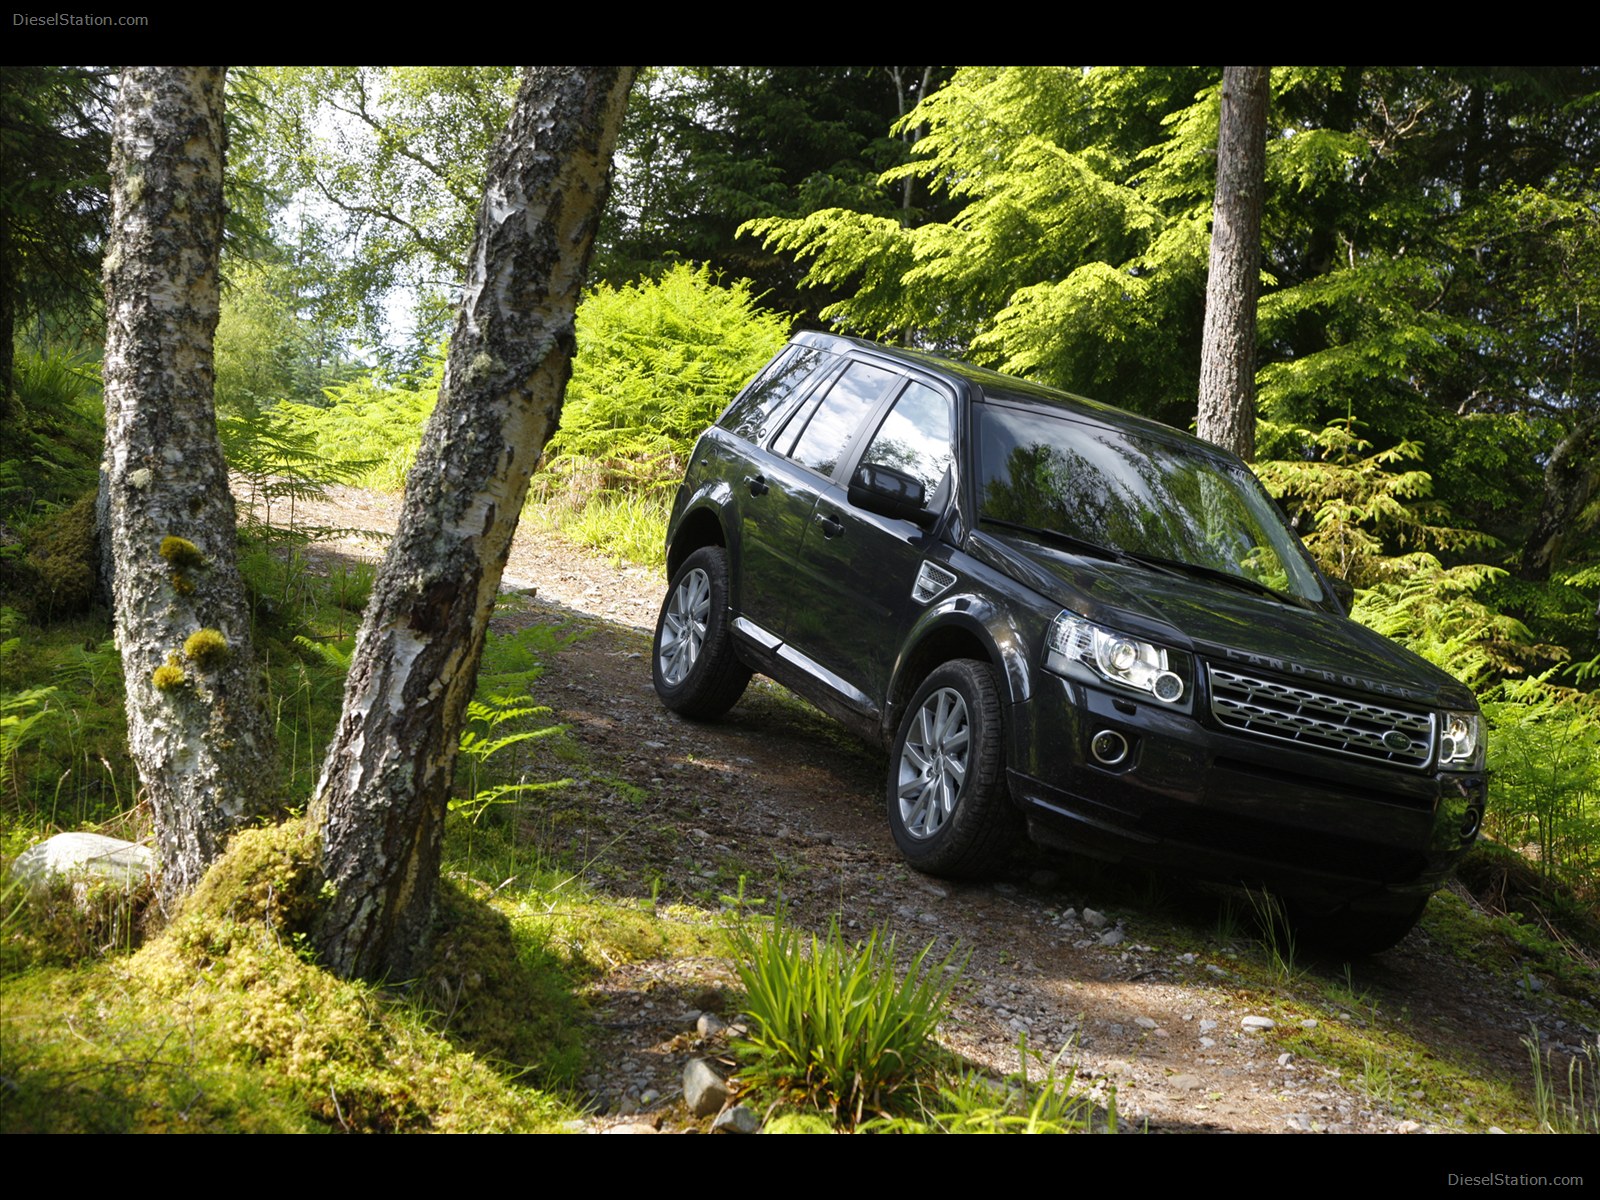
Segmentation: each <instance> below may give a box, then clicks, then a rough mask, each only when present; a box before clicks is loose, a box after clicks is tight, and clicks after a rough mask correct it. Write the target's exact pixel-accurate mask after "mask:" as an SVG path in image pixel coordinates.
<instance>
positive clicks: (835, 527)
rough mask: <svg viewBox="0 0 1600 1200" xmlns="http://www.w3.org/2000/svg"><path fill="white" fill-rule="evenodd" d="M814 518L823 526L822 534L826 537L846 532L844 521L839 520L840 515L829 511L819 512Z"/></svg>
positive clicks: (834, 536)
mask: <svg viewBox="0 0 1600 1200" xmlns="http://www.w3.org/2000/svg"><path fill="white" fill-rule="evenodd" d="M812 519H813V520H815V521H816V523H817V524H818V525H821V526H822V536H823V537H825V538H836V537H838V536H839V535H840V534H841V533H843V532H844V522H843V521H841V520H839V518H838V517H835V516H830V515H829V514H827V513H818V514H817V515H816V516H815V517H814V518H812Z"/></svg>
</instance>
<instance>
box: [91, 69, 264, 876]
mask: <svg viewBox="0 0 1600 1200" xmlns="http://www.w3.org/2000/svg"><path fill="white" fill-rule="evenodd" d="M223 75H224V68H222V67H191V68H155V67H130V68H128V69H127V71H126V73H125V74H124V75H123V82H122V93H121V96H120V97H119V99H118V102H117V110H116V116H115V120H114V126H113V133H112V158H111V203H112V214H111V236H110V241H109V243H108V245H107V248H106V258H105V292H106V351H105V408H106V450H105V459H104V462H103V464H102V465H103V469H104V472H105V490H106V496H107V500H108V509H109V533H110V538H111V542H112V552H113V554H114V555H115V558H116V563H117V570H116V577H115V595H114V603H115V614H116V639H117V647H118V649H120V650H121V652H122V668H123V674H124V677H125V680H126V683H127V706H128V740H129V745H130V749H131V750H132V753H133V758H134V761H135V763H136V764H137V765H138V768H139V776H140V779H141V780H142V781H143V783H144V788H145V795H146V797H147V798H148V799H149V801H150V806H151V809H152V811H153V813H154V816H155V826H156V838H157V843H158V846H157V848H158V851H159V853H160V857H161V863H162V869H163V873H162V891H163V894H164V895H166V896H167V897H169V898H170V897H175V896H178V895H181V894H183V893H184V892H186V891H188V890H189V889H190V888H192V887H193V886H194V884H196V883H197V882H198V881H199V879H200V876H201V874H202V873H203V872H204V871H205V868H206V866H207V865H208V864H209V863H210V862H211V860H212V859H214V858H216V857H217V856H218V855H220V854H221V853H222V851H223V849H224V848H225V845H226V841H227V836H228V834H229V832H231V831H232V830H233V829H234V828H235V827H236V826H237V825H239V824H240V823H241V822H242V821H244V820H246V819H248V818H250V817H253V816H255V815H256V814H257V813H259V812H261V811H263V810H264V809H265V808H266V807H267V799H268V794H269V789H270V785H271V779H272V755H271V734H270V727H269V726H268V725H267V721H266V712H265V709H264V707H263V705H262V703H261V696H260V691H259V685H258V683H257V671H256V660H255V656H254V652H253V650H252V648H251V643H250V624H249V610H248V608H247V606H246V603H245V595H244V587H243V584H242V583H241V581H240V578H239V572H238V567H237V564H236V561H235V555H234V546H235V538H236V530H235V518H234V509H233V498H232V496H231V495H230V494H229V491H228V473H227V468H226V467H225V466H224V464H223V459H222V446H221V444H220V443H219V441H218V440H217V425H216V415H215V411H214V409H213V407H212V362H211V343H212V335H213V334H214V333H215V332H216V327H217V308H218V288H217V261H218V256H219V254H220V252H221V249H222V218H223V210H224V206H223V199H222V165H223V141H224V139H223V127H222V103H223V93H222V87H223Z"/></svg>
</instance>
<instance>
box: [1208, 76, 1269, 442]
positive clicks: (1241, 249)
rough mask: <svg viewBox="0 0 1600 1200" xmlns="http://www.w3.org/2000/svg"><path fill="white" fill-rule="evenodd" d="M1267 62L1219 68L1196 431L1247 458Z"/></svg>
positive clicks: (1252, 420)
mask: <svg viewBox="0 0 1600 1200" xmlns="http://www.w3.org/2000/svg"><path fill="white" fill-rule="evenodd" d="M1267 75H1268V68H1266V67H1224V68H1223V70H1222V120H1221V128H1220V130H1219V132H1218V137H1217V195H1216V205H1215V208H1214V210H1213V214H1212V222H1211V273H1210V276H1209V278H1208V279H1207V280H1206V320H1205V333H1204V340H1203V342H1202V346H1201V351H1200V415H1199V420H1198V422H1197V429H1196V431H1197V432H1198V433H1199V435H1200V436H1201V437H1203V438H1205V439H1206V440H1207V441H1208V442H1213V443H1215V444H1216V445H1218V446H1223V447H1225V448H1226V449H1229V450H1232V451H1233V452H1234V453H1235V454H1237V455H1238V456H1239V457H1240V458H1242V459H1244V460H1245V461H1246V462H1249V461H1250V460H1252V459H1253V458H1254V457H1255V446H1256V394H1255V356H1256V295H1257V292H1258V291H1259V289H1260V282H1261V201H1262V194H1263V193H1264V192H1265V190H1266V163H1267V90H1268V89H1267Z"/></svg>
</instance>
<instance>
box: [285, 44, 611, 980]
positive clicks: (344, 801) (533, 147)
mask: <svg viewBox="0 0 1600 1200" xmlns="http://www.w3.org/2000/svg"><path fill="white" fill-rule="evenodd" d="M632 79H633V70H632V69H631V68H616V67H591V68H555V67H536V68H531V69H530V71H529V73H528V75H527V76H526V77H525V78H524V81H523V85H522V90H521V92H520V93H519V94H518V97H517V102H516V107H515V110H514V112H513V114H512V118H511V126H510V128H509V130H508V131H507V133H506V134H505V135H503V136H502V138H501V140H500V142H499V143H498V144H497V145H496V147H495V151H494V153H493V155H492V157H491V162H490V166H489V173H488V178H487V181H486V184H485V189H484V201H483V206H482V208H481V209H480V211H479V214H478V233H477V237H476V239H475V241H474V245H473V252H472V260H471V267H470V272H469V276H468V279H467V284H466V290H465V295H464V298H463V304H462V310H461V314H460V316H459V318H458V319H457V322H456V327H455V333H454V335H453V337H452V338H451V342H450V354H449V358H448V359H447V361H446V365H445V376H444V386H443V388H442V389H441V391H440V395H439V404H438V407H437V408H436V409H435V411H434V414H433V417H432V419H431V420H430V421H429V423H428V427H427V430H426V432H425V434H424V437H423V443H422V448H421V450H420V452H419V454H418V456H417V464H416V466H415V468H414V469H413V470H412V473H411V477H410V480H409V482H408V483H407V485H406V494H405V501H404V507H403V511H402V514H401V518H400V528H399V532H398V534H397V535H396V537H395V541H394V544H393V546H392V547H391V549H390V551H389V554H388V557H387V558H386V559H385V560H384V563H383V566H382V568H381V569H380V571H379V574H378V579H377V581H376V583H375V584H374V586H373V591H372V599H371V602H370V603H369V604H368V605H367V611H366V616H365V618H364V620H363V622H362V626H361V631H360V633H359V635H358V637H357V640H356V649H355V655H354V658H353V659H352V661H351V665H350V676H349V680H348V682H347V684H346V687H345V699H344V713H343V715H342V716H341V718H340V721H339V728H338V731H337V733H336V735H335V737H334V741H333V744H332V745H331V746H330V747H329V751H328V757H327V760H326V761H325V763H324V765H323V774H322V779H321V782H320V783H319V784H318V788H317V795H316V798H315V800H314V802H313V805H312V817H313V820H315V821H317V822H319V823H320V825H321V827H322V867H323V873H324V876H325V878H326V881H327V883H328V884H329V885H330V889H331V898H330V899H329V901H328V903H327V906H326V908H325V909H324V910H323V913H322V915H321V917H320V918H319V924H318V927H317V931H316V940H317V943H318V946H319V948H320V950H321V952H322V955H323V961H324V962H325V963H326V964H327V965H328V966H329V967H331V968H332V969H333V970H335V971H338V972H339V973H341V974H344V975H347V976H348V975H358V976H364V977H367V978H379V977H387V978H389V979H391V980H396V981H398V980H403V979H405V978H407V977H409V976H410V975H412V974H413V973H414V968H415V967H416V965H417V963H418V962H419V958H420V955H421V953H422V951H423V950H424V948H425V945H424V943H425V939H426V936H427V932H428V927H429V924H430V921H431V918H432V909H433V897H434V890H435V885H436V883H437V880H438V873H439V855H440V844H441V841H442V838H443V832H444V818H445V809H446V804H447V801H448V799H449V793H450V786H451V781H452V776H453V773H454V769H455V760H456V751H457V748H458V745H459V741H460V736H461V728H462V724H463V719H464V713H465V709H466V704H467V701H468V699H469V698H470V697H471V695H472V690H473V687H474V684H475V682H476V679H477V673H478V661H479V658H480V656H481V654H482V651H483V641H484V635H485V633H486V632H487V629H488V622H489V614H490V611H491V610H492V608H493V606H494V598H495V594H496V592H497V590H498V587H499V583H500V574H501V571H502V570H503V569H504V567H505V561H506V555H507V554H508V553H509V551H510V547H511V537H512V534H513V533H514V532H515V530H516V526H517V519H518V517H519V516H520V514H521V511H522V502H523V499H524V497H525V496H526V495H527V490H528V479H529V475H530V474H531V472H532V470H533V467H534V464H535V463H536V462H537V461H538V457H539V451H540V449H541V448H542V447H543V446H544V443H545V442H546V441H547V440H548V439H549V437H550V435H551V434H552V433H554V432H555V428H556V422H557V419H558V418H559V416H560V412H561V402H562V397H563V393H564V392H565V389H566V384H567V378H568V375H569V374H570V371H571V359H572V353H573V349H574V338H573V311H574V309H575V308H576V306H577V302H578V295H579V290H580V288H581V287H582V284H583V277H584V272H585V270H586V268H587V265H588V261H589V251H590V247H591V245H592V242H593V238H594V231H595V227H596V225H597V224H598V222H599V216H600V209H601V206H602V204H603V202H604V199H605V195H606V191H607V188H608V186H609V182H610V166H611V151H612V147H613V145H614V144H615V141H616V136H617V130H618V128H619V126H620V123H621V119H622V110H623V105H624V103H625V101H626V98H627V93H628V87H629V85H630V83H631V82H632Z"/></svg>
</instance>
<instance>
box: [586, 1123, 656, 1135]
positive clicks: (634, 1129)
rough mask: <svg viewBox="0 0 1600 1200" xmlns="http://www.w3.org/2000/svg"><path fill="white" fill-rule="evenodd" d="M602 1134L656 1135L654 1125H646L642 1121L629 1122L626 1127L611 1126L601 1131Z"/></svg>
mask: <svg viewBox="0 0 1600 1200" xmlns="http://www.w3.org/2000/svg"><path fill="white" fill-rule="evenodd" d="M600 1132H601V1133H655V1132H657V1130H656V1127H655V1126H654V1125H646V1124H645V1123H644V1122H642V1121H629V1122H628V1123H627V1124H626V1125H611V1126H608V1127H607V1128H605V1129H602V1130H601V1131H600Z"/></svg>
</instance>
